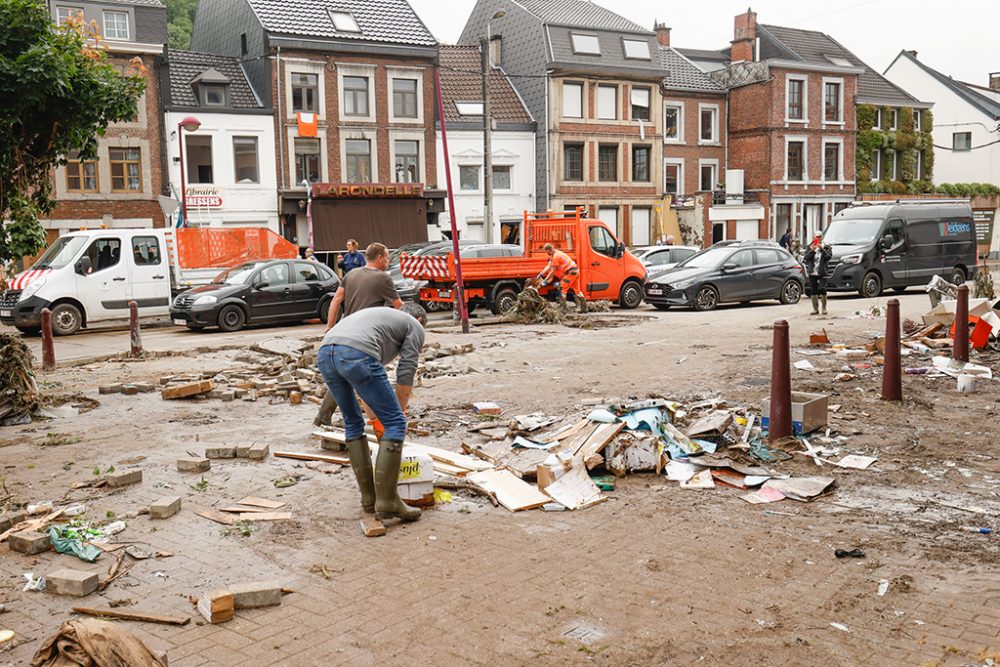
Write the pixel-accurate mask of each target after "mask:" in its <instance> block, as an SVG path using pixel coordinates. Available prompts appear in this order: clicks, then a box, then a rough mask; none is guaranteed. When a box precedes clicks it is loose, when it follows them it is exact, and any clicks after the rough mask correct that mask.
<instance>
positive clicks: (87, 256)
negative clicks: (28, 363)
mask: <svg viewBox="0 0 1000 667" xmlns="http://www.w3.org/2000/svg"><path fill="white" fill-rule="evenodd" d="M170 297H171V273H170V263H169V261H168V257H167V246H166V238H165V234H164V230H162V229H94V230H81V231H77V232H71V233H69V234H65V235H63V236H60V237H59V238H58V239H56V241H55V242H54V243H53V244H52V245H51V246H50V247H49V249H48V250H46V251H45V253H44V254H43V255H42V256H41V257H40V258H39V259H38V261H37V262H35V264H34V265H33V266H32V267H31V268H30V269H28V270H27V271H25V272H23V273H21V274H19V275H18V276H16V277H15V278H14V279H13V280H12V281H11V283H10V285H9V289H7V290H6V291H5V292H3V293H2V294H0V322H2V323H3V324H7V325H13V326H15V327H16V328H17V329H18V330H20V331H22V332H24V333H35V332H37V331H38V330H39V329H40V328H41V320H42V309H44V308H48V309H49V310H50V311H52V333H53V334H55V335H57V336H66V335H71V334H74V333H76V332H77V331H78V330H79V329H80V328H81V327H86V326H87V325H88V324H90V323H93V322H99V321H107V320H123V319H127V318H128V316H129V301H135V302H136V304H137V305H138V306H139V309H140V313H141V314H142V315H143V316H156V315H166V314H167V313H168V310H169V307H170Z"/></svg>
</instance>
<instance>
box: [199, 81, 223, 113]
mask: <svg viewBox="0 0 1000 667" xmlns="http://www.w3.org/2000/svg"><path fill="white" fill-rule="evenodd" d="M200 88H201V103H202V105H203V106H206V107H224V106H226V87H225V86H224V85H222V84H218V83H206V84H202V85H201V86H200Z"/></svg>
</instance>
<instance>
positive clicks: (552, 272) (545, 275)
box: [538, 243, 587, 313]
mask: <svg viewBox="0 0 1000 667" xmlns="http://www.w3.org/2000/svg"><path fill="white" fill-rule="evenodd" d="M542 250H544V251H545V254H547V255H548V256H549V263H548V265H546V267H545V268H544V269H543V270H542V272H541V273H539V274H538V281H539V284H540V286H544V285H546V284H549V283H551V284H553V285H555V288H556V294H557V296H558V297H559V302H560V303H561V304H562V305H563V306H565V305H566V295H567V294H569V293H570V292H573V298H574V299H575V300H576V307H577V308H578V309H579V310H580V312H581V313H585V312H587V299H586V297H584V296H583V292H582V291H580V289H579V282H580V269H579V268H578V267H577V266H576V262H574V261H573V258H572V257H570V256H569V255H567V254H566V253H564V252H563V251H562V250H556V249H555V246H553V245H552V244H551V243H546V244H545V246H544V247H543V248H542Z"/></svg>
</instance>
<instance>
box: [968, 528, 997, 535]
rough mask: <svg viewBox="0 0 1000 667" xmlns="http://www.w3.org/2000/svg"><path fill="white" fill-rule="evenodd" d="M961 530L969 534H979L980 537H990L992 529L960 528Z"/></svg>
mask: <svg viewBox="0 0 1000 667" xmlns="http://www.w3.org/2000/svg"><path fill="white" fill-rule="evenodd" d="M961 528H962V530H964V531H966V532H969V533H979V534H981V535H990V534H992V533H993V529H992V528H976V527H975V526H962V527H961Z"/></svg>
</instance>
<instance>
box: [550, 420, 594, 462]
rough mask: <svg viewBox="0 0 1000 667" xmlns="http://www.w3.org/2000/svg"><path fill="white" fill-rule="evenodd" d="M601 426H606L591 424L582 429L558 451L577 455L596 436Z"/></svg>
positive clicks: (564, 442) (563, 443) (561, 445)
mask: <svg viewBox="0 0 1000 667" xmlns="http://www.w3.org/2000/svg"><path fill="white" fill-rule="evenodd" d="M601 426H605V424H600V423H597V422H590V423H589V424H588V426H587V427H586V428H583V429H581V430H580V431H579V432H578V433H577V434H576V435H574V436H573V437H571V438H568V439H567V440H565V441H563V442H562V443H561V444H560V446H559V447H558V448H557V450H558V451H561V452H570V453H571V454H575V453H576V452H578V451H579V450H580V448H581V447H582V446H583V445H584V443H586V442H587V441H588V440H590V437H591V436H592V435H594V434H595V433H596V432H597V429H599V428H600V427H601Z"/></svg>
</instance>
